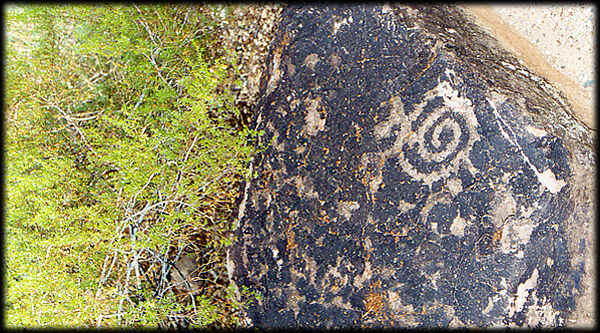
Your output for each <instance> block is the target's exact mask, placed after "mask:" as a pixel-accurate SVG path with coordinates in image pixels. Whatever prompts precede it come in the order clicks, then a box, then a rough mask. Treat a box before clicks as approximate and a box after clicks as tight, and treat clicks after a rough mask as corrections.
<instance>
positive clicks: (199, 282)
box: [4, 4, 260, 327]
mask: <svg viewBox="0 0 600 333" xmlns="http://www.w3.org/2000/svg"><path fill="white" fill-rule="evenodd" d="M229 9H230V8H229V7H228V6H225V5H210V6H195V5H183V4H182V5H159V6H155V5H153V6H133V5H118V4H115V5H109V6H88V5H76V6H70V5H69V6H48V5H35V6H34V5H27V6H19V7H5V17H6V20H5V24H6V26H5V29H6V30H5V31H6V33H7V35H6V42H7V44H6V47H5V54H6V56H5V83H6V85H5V87H6V88H5V89H6V90H5V93H6V98H5V105H4V110H5V113H4V117H5V119H4V120H5V147H4V149H5V156H4V158H5V165H6V169H5V171H6V172H5V177H6V178H5V188H6V192H5V230H6V231H5V242H6V243H5V267H4V268H5V270H4V272H5V276H4V278H5V306H4V310H5V311H4V313H5V321H6V324H7V326H9V327H48V326H52V327H95V326H103V327H105V326H132V327H142V326H149V327H156V326H160V327H165V326H173V325H180V326H200V327H207V326H210V327H231V326H235V325H236V324H237V323H238V322H237V320H238V318H237V315H236V313H237V311H238V310H239V309H240V307H242V306H244V305H243V304H238V303H237V302H236V301H235V298H234V297H233V295H234V292H233V290H232V287H231V286H230V285H229V283H228V281H227V279H226V270H225V266H224V260H225V254H224V248H225V246H227V245H228V244H229V243H230V241H231V239H230V238H229V237H230V236H229V235H230V234H231V233H230V231H231V228H232V222H233V219H234V210H235V209H234V204H235V200H236V198H237V196H238V194H239V193H238V191H239V190H240V186H239V184H240V181H242V180H243V179H244V177H247V176H248V170H249V162H250V160H251V158H252V156H253V154H254V153H255V152H256V147H254V145H253V144H252V143H253V142H256V137H257V136H258V135H260V133H256V132H254V131H252V130H249V129H247V128H245V127H243V126H242V125H241V123H242V122H240V121H238V120H239V117H240V115H239V112H238V111H237V110H236V108H235V106H234V103H233V95H232V93H231V90H230V87H231V86H232V85H233V84H239V82H237V81H236V80H237V78H238V77H239V73H238V70H237V65H236V63H235V61H234V60H232V59H236V57H235V55H234V54H233V53H232V52H233V50H226V49H223V48H222V47H221V46H220V44H219V42H218V38H217V36H218V34H219V29H220V27H221V23H222V22H220V21H219V20H227V18H228V15H229V14H228V11H229ZM183 256H191V257H193V258H196V259H195V266H194V272H193V274H191V275H189V277H188V281H185V282H182V283H179V285H175V283H174V281H175V280H176V279H174V278H173V276H174V275H176V274H178V270H179V268H177V265H175V264H176V263H177V261H178V260H179V259H181V258H182V257H183ZM180 280H181V279H180ZM182 284H183V285H182Z"/></svg>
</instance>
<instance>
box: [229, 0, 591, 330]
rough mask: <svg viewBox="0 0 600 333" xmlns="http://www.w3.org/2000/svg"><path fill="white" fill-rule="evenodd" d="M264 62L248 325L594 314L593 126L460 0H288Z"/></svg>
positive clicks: (243, 237) (467, 321)
mask: <svg viewBox="0 0 600 333" xmlns="http://www.w3.org/2000/svg"><path fill="white" fill-rule="evenodd" d="M266 63H267V69H266V71H265V73H264V74H263V79H262V81H261V86H260V99H259V102H258V105H257V109H256V114H255V118H254V120H253V124H252V125H253V126H254V127H255V128H256V129H258V130H264V132H265V134H264V136H263V137H262V142H263V143H265V144H267V148H266V150H265V151H264V152H262V153H261V154H259V155H258V156H257V158H256V160H255V161H254V165H253V168H254V174H255V176H254V178H253V179H252V180H251V181H250V182H248V183H247V184H246V187H245V192H244V196H243V198H241V203H240V211H239V221H237V226H236V236H237V240H236V241H235V242H234V244H233V245H232V247H231V248H230V249H229V251H228V263H229V273H230V278H231V279H232V281H233V282H234V283H235V284H236V285H237V287H238V289H239V290H244V292H243V293H241V295H240V297H241V298H242V300H244V301H252V303H251V305H250V306H249V307H248V308H247V309H246V313H245V315H246V320H247V324H248V325H252V326H260V327H288V326H300V327H307V326H310V327H348V326H364V327H373V326H409V327H415V326H443V327H446V326H450V327H454V326H485V327H488V326H544V327H554V326H566V325H586V324H590V323H593V319H594V318H591V316H592V315H593V310H594V309H593V302H592V297H593V296H592V295H593V291H592V288H593V285H594V281H593V279H594V278H595V268H594V265H593V261H592V259H591V258H592V256H593V252H592V251H593V248H594V246H595V237H594V234H593V226H592V221H593V220H594V214H595V211H594V210H595V207H594V202H595V183H594V177H593V176H594V174H595V161H596V156H595V151H594V149H593V143H594V141H595V137H594V135H595V134H594V133H593V132H592V131H590V130H589V129H588V128H586V127H585V126H583V125H581V124H580V123H579V122H578V121H577V120H576V119H575V118H574V117H572V115H571V114H570V109H569V105H568V103H567V102H565V99H564V98H563V97H562V96H561V95H560V93H558V92H557V90H556V89H554V88H553V87H552V86H551V85H550V84H548V83H547V82H545V81H544V80H543V79H542V78H540V77H538V76H536V75H535V74H534V73H531V72H530V71H529V70H527V68H524V67H523V66H522V65H520V63H519V61H518V60H517V59H515V58H514V57H513V56H511V55H510V54H509V53H508V52H506V51H503V50H502V49H501V48H500V47H499V46H498V45H497V43H495V41H494V40H493V38H491V37H490V36H488V35H486V34H485V33H484V32H482V31H481V30H480V29H478V28H477V26H475V25H473V24H472V23H471V22H470V21H469V20H468V19H467V17H466V16H465V15H464V13H463V12H462V11H461V10H460V9H459V8H456V7H404V6H388V5H384V6H335V7H302V6H290V7H287V8H285V9H284V10H283V12H282V13H281V19H280V22H279V25H278V28H277V30H276V34H275V38H274V40H273V41H272V44H271V48H270V52H269V55H268V57H267V60H266ZM252 293H254V294H260V295H261V297H259V298H258V299H255V298H254V297H253V296H249V295H250V294H252Z"/></svg>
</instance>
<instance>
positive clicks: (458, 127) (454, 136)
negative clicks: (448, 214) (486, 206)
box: [375, 81, 478, 185]
mask: <svg viewBox="0 0 600 333" xmlns="http://www.w3.org/2000/svg"><path fill="white" fill-rule="evenodd" d="M389 104H391V111H390V117H389V118H390V119H388V120H387V121H385V122H382V123H380V124H379V125H378V126H376V128H375V135H376V137H377V138H383V137H386V136H389V135H390V133H389V132H390V128H391V127H392V126H394V125H397V124H398V125H400V126H401V127H400V130H399V131H398V133H397V137H396V141H395V143H394V147H393V151H394V153H398V154H402V157H401V158H399V161H400V164H401V165H402V167H403V169H404V171H406V172H407V173H408V174H409V175H411V176H412V177H413V178H415V179H417V180H422V181H423V182H424V183H425V184H427V185H431V183H433V182H434V181H436V180H438V179H440V178H445V177H448V175H449V174H450V173H451V172H452V171H455V170H457V169H458V167H460V165H461V163H468V164H467V165H468V166H470V163H469V161H468V152H469V150H470V148H471V146H472V145H473V142H474V141H476V140H477V138H478V134H477V132H476V130H475V129H476V128H477V118H476V117H475V114H474V112H473V105H472V102H471V101H470V100H469V99H467V98H465V97H460V96H458V92H457V91H456V90H454V89H453V88H452V86H451V85H450V83H448V82H447V81H442V82H440V83H439V84H438V85H437V86H436V87H435V88H434V89H432V90H431V91H430V93H429V94H427V97H425V99H424V101H423V102H421V103H420V104H418V105H416V106H415V109H414V110H413V111H412V112H410V113H409V114H408V115H407V114H406V113H405V112H404V110H403V108H402V105H401V102H399V99H394V98H392V100H391V101H390V103H389ZM470 168H472V166H470Z"/></svg>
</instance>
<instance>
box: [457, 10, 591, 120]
mask: <svg viewBox="0 0 600 333" xmlns="http://www.w3.org/2000/svg"><path fill="white" fill-rule="evenodd" d="M461 7H462V8H464V9H465V10H466V11H467V13H469V14H470V15H472V17H473V18H474V20H475V22H476V23H477V24H478V25H480V26H481V27H482V28H484V29H485V30H486V31H488V32H490V33H491V34H492V35H493V36H494V37H496V38H497V39H498V41H499V42H500V43H501V44H502V46H503V47H505V48H506V49H507V50H509V51H511V52H512V53H514V54H515V55H517V57H518V58H519V59H520V60H522V61H523V63H524V64H525V65H526V66H527V67H528V68H530V69H531V70H532V71H534V72H536V73H537V74H538V75H540V76H542V77H544V78H545V79H547V80H548V81H550V82H551V83H552V84H553V85H554V86H555V87H556V88H558V89H559V90H560V91H561V92H562V93H563V95H564V96H565V97H566V98H567V99H568V100H569V102H570V103H571V106H572V108H573V111H574V112H575V115H576V116H577V118H578V119H579V120H580V121H582V122H583V123H584V124H585V125H587V126H588V127H589V128H592V129H594V130H596V129H597V128H596V126H597V125H596V123H595V114H594V112H595V96H594V93H593V92H594V89H595V83H594V81H593V79H594V77H595V68H594V61H593V59H594V55H593V50H594V48H593V42H592V41H593V34H594V33H595V28H594V25H593V24H592V22H590V16H592V17H593V15H594V14H593V13H590V11H589V8H586V7H583V8H576V6H520V7H519V6H508V5H494V6H490V5H463V6H461Z"/></svg>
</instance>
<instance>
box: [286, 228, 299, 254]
mask: <svg viewBox="0 0 600 333" xmlns="http://www.w3.org/2000/svg"><path fill="white" fill-rule="evenodd" d="M285 235H286V236H287V245H286V248H287V250H288V251H289V250H292V249H295V248H296V247H298V244H297V243H296V240H295V239H294V236H295V235H296V233H295V232H294V230H292V228H291V225H290V226H288V228H287V230H286V231H285Z"/></svg>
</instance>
